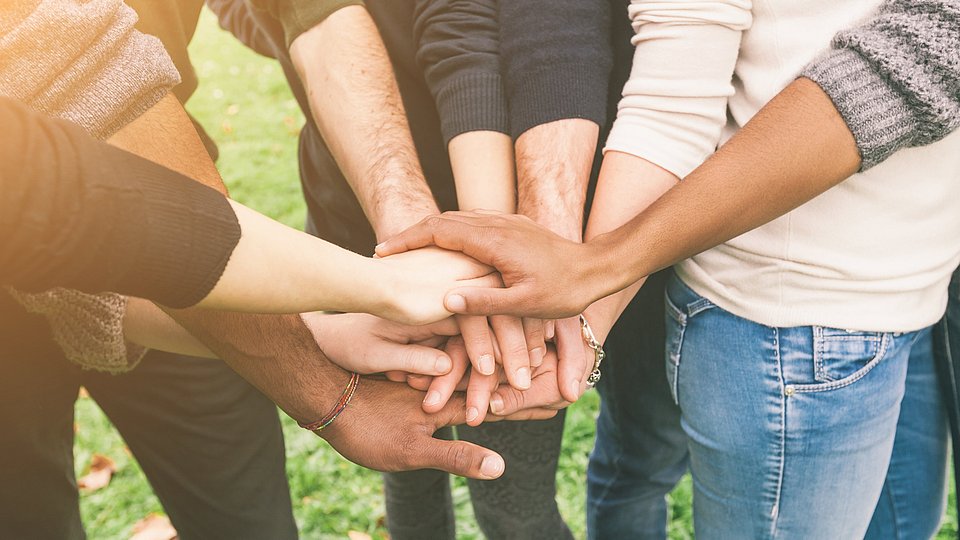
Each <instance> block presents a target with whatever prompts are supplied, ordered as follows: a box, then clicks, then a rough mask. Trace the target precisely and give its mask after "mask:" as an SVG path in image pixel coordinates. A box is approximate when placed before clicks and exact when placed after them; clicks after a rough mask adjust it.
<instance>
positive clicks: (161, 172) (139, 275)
mask: <svg viewBox="0 0 960 540" xmlns="http://www.w3.org/2000/svg"><path fill="white" fill-rule="evenodd" d="M0 126H3V130H4V135H3V137H4V140H3V143H2V144H0V188H2V189H0V285H5V286H6V285H9V286H14V287H16V288H18V289H21V290H24V291H41V290H45V289H49V288H52V287H58V286H59V287H68V288H73V289H78V290H81V291H84V292H92V293H96V292H102V291H113V292H118V293H121V294H127V295H132V296H139V297H142V298H147V299H150V300H154V301H157V302H159V303H162V304H165V305H168V306H171V307H187V306H190V305H193V304H195V303H197V302H199V301H200V300H201V299H203V297H205V296H206V295H207V294H208V293H209V292H210V290H211V289H213V287H214V285H216V283H217V281H218V279H219V278H220V275H221V274H222V273H223V270H224V268H225V267H226V264H227V261H228V260H229V258H230V254H231V253H232V252H233V249H234V247H235V246H236V244H237V242H238V241H239V239H240V225H239V223H238V222H237V218H236V215H235V214H234V212H233V209H232V208H231V207H230V205H229V204H228V202H227V200H226V198H224V197H223V196H222V195H221V194H220V193H218V192H217V191H215V190H213V189H211V188H209V187H206V186H204V185H202V184H200V183H198V182H195V181H193V180H192V179H190V178H188V177H186V176H183V175H181V174H179V173H176V172H174V171H172V170H169V169H166V168H164V167H162V166H160V165H157V164H155V163H153V162H151V161H148V160H146V159H143V158H140V157H137V156H135V155H133V154H130V153H128V152H125V151H122V150H119V149H117V148H114V147H112V146H109V145H108V144H106V143H103V142H100V141H97V140H96V139H94V138H92V137H91V136H89V135H88V134H87V133H86V132H85V131H84V130H83V129H81V128H80V127H78V126H76V125H74V124H71V123H69V122H66V121H62V120H57V119H53V118H50V117H47V116H44V115H41V114H38V113H35V112H33V111H31V110H29V109H27V108H26V107H25V106H24V105H22V104H20V103H18V102H16V101H13V100H10V99H7V98H0Z"/></svg>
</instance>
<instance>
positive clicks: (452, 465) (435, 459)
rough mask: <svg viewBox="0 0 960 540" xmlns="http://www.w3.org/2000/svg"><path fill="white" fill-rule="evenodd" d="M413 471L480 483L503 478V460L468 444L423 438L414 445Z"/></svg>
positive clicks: (494, 453)
mask: <svg viewBox="0 0 960 540" xmlns="http://www.w3.org/2000/svg"><path fill="white" fill-rule="evenodd" d="M415 447H416V448H417V450H416V454H415V455H414V456H412V457H411V465H413V467H412V468H416V469H438V470H441V471H446V472H448V473H451V474H455V475H457V476H464V477H466V478H475V479H477V480H493V479H495V478H499V477H500V475H502V474H503V471H504V469H505V468H506V465H505V464H504V462H503V458H502V457H500V455H499V454H497V453H496V452H494V451H492V450H487V449H486V448H484V447H482V446H477V445H476V444H473V443H468V442H466V441H444V440H441V439H435V438H433V437H424V439H423V442H421V443H420V444H417V445H415Z"/></svg>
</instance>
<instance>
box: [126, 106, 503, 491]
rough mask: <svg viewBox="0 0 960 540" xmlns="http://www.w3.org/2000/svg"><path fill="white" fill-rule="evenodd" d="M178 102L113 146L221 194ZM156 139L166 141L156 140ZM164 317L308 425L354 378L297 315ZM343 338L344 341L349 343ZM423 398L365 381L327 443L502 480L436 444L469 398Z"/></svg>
mask: <svg viewBox="0 0 960 540" xmlns="http://www.w3.org/2000/svg"><path fill="white" fill-rule="evenodd" d="M171 99H172V98H168V99H167V100H165V101H163V102H161V104H160V106H158V107H154V108H153V109H151V110H150V111H148V113H146V114H145V115H143V116H141V117H140V118H139V119H138V120H137V121H136V122H134V123H132V124H129V125H127V126H126V127H125V128H124V129H123V130H122V131H121V132H119V133H118V134H117V136H115V137H114V139H113V140H112V141H113V142H115V143H117V144H119V145H122V146H124V147H125V148H126V149H128V150H130V151H132V152H140V151H142V152H143V153H145V154H150V155H153V156H155V157H156V158H157V159H158V160H160V163H161V164H163V165H168V166H173V165H176V166H177V167H178V168H180V169H181V170H183V172H184V173H186V174H188V175H192V176H193V177H194V178H196V179H197V180H200V181H203V182H205V183H208V184H211V185H220V186H221V187H222V183H221V182H220V179H219V176H218V175H217V172H216V169H215V168H213V166H212V162H211V161H210V158H209V157H208V156H207V154H206V153H205V152H204V150H203V146H202V143H201V142H200V140H199V138H198V136H197V134H196V132H195V131H194V130H193V129H192V127H191V125H190V123H189V119H188V118H187V116H186V114H185V113H184V112H183V110H182V109H181V108H179V103H177V102H176V101H175V100H171ZM158 133H162V134H163V135H164V136H163V137H161V138H158V137H157V134H158ZM165 311H166V313H167V314H169V316H170V317H171V318H172V319H173V320H174V321H176V322H177V323H178V324H179V325H181V326H183V327H184V328H185V329H187V330H188V331H189V332H190V333H191V334H192V335H193V336H195V337H196V338H197V340H198V341H199V342H200V343H202V344H203V346H204V347H206V348H207V349H209V350H210V351H211V352H212V353H214V354H215V355H216V356H217V357H219V358H221V359H222V360H223V361H224V362H226V363H227V364H228V365H230V367H231V368H232V369H234V370H235V371H237V373H239V374H240V375H241V376H243V377H244V378H246V379H247V380H248V381H250V382H251V384H253V385H254V386H256V387H257V388H259V389H260V390H261V391H262V392H263V393H264V394H265V395H267V396H268V397H269V398H270V399H272V400H273V401H274V402H276V403H277V405H279V406H280V407H281V408H282V409H283V410H284V411H285V412H286V413H287V414H289V415H290V416H292V417H293V418H294V419H296V420H298V421H300V422H313V421H316V420H317V419H319V418H321V417H322V416H323V415H325V414H326V412H327V411H329V410H330V409H331V408H332V407H333V404H334V403H336V402H337V399H338V398H339V397H340V394H341V392H342V391H343V388H344V385H345V383H346V381H347V379H348V378H349V373H348V372H346V371H344V370H342V369H341V368H339V367H337V366H336V365H334V364H333V363H331V362H330V361H329V360H328V359H327V357H326V355H325V354H324V353H323V351H322V350H321V348H320V346H319V345H318V344H317V341H316V338H315V336H314V334H313V332H311V330H310V329H309V328H308V327H307V326H306V324H305V323H304V320H303V319H302V318H301V317H300V316H298V315H282V316H277V315H253V314H239V313H226V312H219V311H212V310H204V309H198V308H189V309H185V310H174V309H169V308H167V309H165ZM337 337H338V338H340V339H342V335H340V336H337ZM420 399H422V396H421V395H420V394H419V393H417V392H415V391H413V390H410V389H408V388H406V387H405V386H403V385H395V384H392V383H387V382H381V381H373V380H365V381H363V382H362V383H361V386H360V389H359V390H358V391H357V393H356V395H355V396H354V398H353V401H351V403H350V407H349V409H348V410H347V411H346V412H344V414H343V415H342V416H341V418H340V419H338V420H337V422H335V423H334V424H333V425H331V426H330V428H328V429H326V430H324V431H323V432H322V435H323V436H324V437H325V438H326V439H327V440H328V442H330V444H331V445H332V446H333V447H334V448H336V449H337V451H338V452H340V453H341V454H343V455H345V456H346V457H348V458H349V459H352V460H353V461H355V462H357V463H359V464H361V465H364V466H368V467H372V468H377V469H380V470H405V469H418V468H424V467H436V468H440V469H444V470H448V471H450V472H454V473H455V474H461V475H466V476H470V477H474V478H494V477H496V476H499V475H500V474H501V473H502V471H503V461H502V459H501V458H500V457H499V456H497V455H496V454H494V453H493V452H490V451H488V450H485V449H482V448H480V447H477V446H474V445H469V444H467V443H463V442H460V441H457V442H447V441H438V440H435V439H433V437H432V434H433V432H434V431H436V429H438V428H439V427H441V426H443V425H445V424H447V423H455V422H461V421H462V413H461V414H458V412H457V411H458V410H459V411H462V408H463V401H462V399H460V398H458V399H457V400H454V402H452V403H451V405H450V407H449V408H447V409H444V410H443V411H441V412H439V413H437V414H434V415H428V414H426V413H424V412H423V411H422V409H421V408H420V406H419V402H420ZM458 406H459V407H460V408H459V409H458V408H457V407H458ZM226 429H230V428H229V427H227V428H226ZM382 441H389V444H386V445H385V444H382Z"/></svg>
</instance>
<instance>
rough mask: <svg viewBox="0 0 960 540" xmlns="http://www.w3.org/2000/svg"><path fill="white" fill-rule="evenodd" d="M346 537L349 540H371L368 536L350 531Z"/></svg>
mask: <svg viewBox="0 0 960 540" xmlns="http://www.w3.org/2000/svg"><path fill="white" fill-rule="evenodd" d="M347 537H348V538H350V540H373V538H371V537H370V535H369V534H367V533H365V532H360V531H350V532H348V533H347Z"/></svg>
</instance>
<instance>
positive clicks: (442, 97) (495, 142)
mask: <svg viewBox="0 0 960 540" xmlns="http://www.w3.org/2000/svg"><path fill="white" fill-rule="evenodd" d="M497 4H498V1H497V0H480V1H469V2H467V1H462V0H418V2H417V3H416V6H415V8H414V39H415V40H416V42H417V46H418V49H417V61H418V63H419V64H420V67H421V68H422V69H423V71H424V75H425V78H426V81H427V85H428V86H429V87H430V91H431V93H432V94H433V97H434V101H435V102H436V105H437V111H438V113H439V116H440V127H441V131H442V134H443V137H444V141H445V142H446V143H447V144H448V152H449V156H450V165H451V168H452V171H453V177H454V183H455V185H456V189H457V201H458V205H459V207H460V208H462V209H468V210H476V209H484V210H493V211H498V212H506V213H513V212H514V211H515V210H516V183H515V181H514V161H513V144H512V141H511V139H510V136H509V135H507V133H508V131H509V119H508V118H507V103H506V96H505V94H504V89H503V82H502V78H501V75H500V39H499V38H500V36H499V27H498V20H497ZM458 321H459V323H460V326H461V328H462V330H463V334H464V336H463V342H464V344H463V347H464V348H465V350H466V351H467V353H468V356H469V358H471V359H474V365H475V367H476V370H475V371H473V376H472V377H471V384H470V391H468V392H467V407H468V409H469V410H470V411H471V414H470V415H469V418H468V420H469V422H470V423H471V424H479V423H480V422H482V421H483V419H484V416H485V413H486V411H487V408H488V398H489V393H490V391H491V390H492V389H493V388H494V387H495V386H496V384H497V377H498V376H497V375H496V374H495V373H493V371H494V370H495V366H494V358H495V357H497V358H499V360H500V363H501V364H502V365H503V367H504V370H505V371H506V373H507V375H508V376H509V380H510V382H511V383H512V384H515V385H517V386H519V387H522V388H526V387H528V386H529V385H530V367H531V366H530V363H531V362H530V354H529V353H528V348H529V349H535V348H537V347H542V346H543V344H542V342H543V338H542V337H540V338H539V339H538V338H537V336H538V335H539V336H542V324H541V323H540V322H539V321H528V322H527V324H526V329H527V332H526V335H525V333H524V328H525V326H524V323H523V322H521V321H520V320H519V319H517V318H514V317H491V318H490V319H489V320H488V319H487V318H485V317H459V318H458ZM494 339H496V341H497V343H498V345H499V347H496V348H494V346H493V340H494ZM497 353H499V354H497ZM452 356H454V358H460V357H457V356H456V355H452ZM484 359H487V360H484ZM454 379H456V377H454V376H453V374H450V375H448V376H447V377H445V378H441V379H440V380H437V381H436V382H435V383H434V386H433V387H432V388H431V389H430V392H429V393H430V394H431V395H432V394H434V392H438V393H439V394H441V395H448V394H449V392H448V389H449V387H451V386H452V385H453V384H455V383H456V382H457V381H456V380H454ZM442 403H443V402H442V401H439V402H434V403H431V404H430V406H429V407H432V408H439V407H440V406H442ZM429 407H428V408H429Z"/></svg>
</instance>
